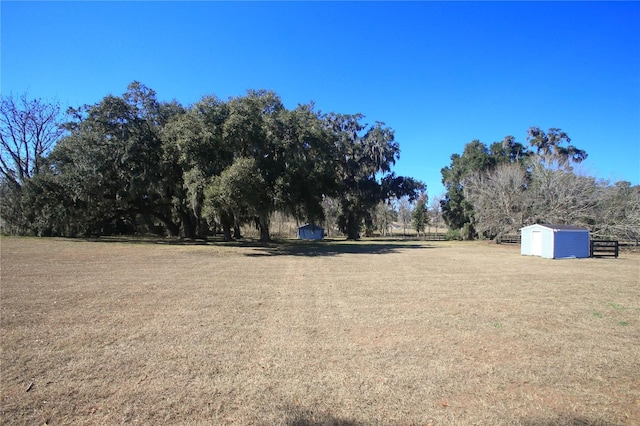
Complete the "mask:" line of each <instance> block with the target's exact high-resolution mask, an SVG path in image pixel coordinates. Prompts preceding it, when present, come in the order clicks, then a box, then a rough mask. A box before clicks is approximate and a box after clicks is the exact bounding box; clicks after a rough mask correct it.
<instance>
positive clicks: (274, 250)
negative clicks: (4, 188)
mask: <svg viewBox="0 0 640 426" xmlns="http://www.w3.org/2000/svg"><path fill="white" fill-rule="evenodd" d="M67 240H70V241H84V242H94V243H120V244H135V245H138V244H147V245H155V244H160V245H172V246H211V247H214V246H217V247H236V248H250V249H253V250H250V251H248V252H246V253H245V256H248V257H259V256H336V255H341V254H385V253H396V252H399V251H400V250H408V249H410V250H416V249H429V248H435V247H436V246H435V245H429V244H427V243H425V242H410V241H407V240H402V239H366V240H360V241H347V240H342V239H340V240H331V239H327V240H322V241H310V240H289V239H287V240H277V239H274V240H272V241H270V242H266V243H264V242H260V241H258V240H255V239H250V238H243V239H241V240H235V241H223V240H222V238H221V237H213V238H210V239H208V240H190V239H183V238H163V237H137V236H136V237H127V236H109V237H93V238H71V239H67Z"/></svg>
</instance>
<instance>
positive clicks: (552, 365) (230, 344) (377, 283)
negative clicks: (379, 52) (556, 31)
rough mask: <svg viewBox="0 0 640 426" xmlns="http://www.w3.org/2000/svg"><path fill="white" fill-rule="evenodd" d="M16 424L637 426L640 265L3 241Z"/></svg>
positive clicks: (347, 248)
mask: <svg viewBox="0 0 640 426" xmlns="http://www.w3.org/2000/svg"><path fill="white" fill-rule="evenodd" d="M0 242H1V256H2V259H1V261H2V264H1V266H2V271H1V272H2V276H1V279H2V282H1V288H0V303H1V324H0V338H1V342H2V351H1V354H0V362H1V364H0V379H1V381H0V384H1V390H0V398H1V399H0V407H1V408H0V422H2V423H3V424H45V423H46V424H117V423H125V422H126V423H129V422H136V423H141V424H160V423H162V424H166V423H182V424H185V423H186V424H202V423H204V424H260V425H263V424H264V425H266V424H287V425H311V424H319V425H363V424H400V425H405V424H406V425H409V424H421V425H428V424H434V425H435V424H447V425H449V424H454V425H455V424H459V425H468V424H491V425H498V424H501V425H518V424H520V425H530V426H534V425H536V426H538V425H551V424H553V425H556V424H560V425H587V424H589V425H621V424H628V425H632V424H638V423H640V357H639V356H638V354H639V353H640V282H639V281H640V279H639V278H640V275H639V273H640V263H639V261H640V257H639V256H638V255H637V254H631V253H623V254H622V256H621V258H619V259H582V260H546V259H541V258H534V257H522V256H520V254H519V250H518V248H516V247H503V246H495V245H487V244H484V243H449V242H441V243H439V242H429V243H419V242H402V241H398V242H394V241H384V240H380V241H363V242H359V243H347V242H338V241H333V242H331V241H330V242H324V243H305V242H297V241H284V242H280V243H275V244H270V245H266V246H261V245H253V246H252V245H251V244H248V245H247V244H244V245H243V244H171V245H170V244H156V243H155V242H156V241H153V240H146V241H142V243H140V244H132V243H131V242H127V243H123V242H117V241H116V242H112V243H109V244H107V243H102V242H89V241H78V240H56V239H16V238H3V239H2V240H0Z"/></svg>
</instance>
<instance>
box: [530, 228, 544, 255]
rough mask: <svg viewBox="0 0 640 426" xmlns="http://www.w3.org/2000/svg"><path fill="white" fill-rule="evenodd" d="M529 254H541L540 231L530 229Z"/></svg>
mask: <svg viewBox="0 0 640 426" xmlns="http://www.w3.org/2000/svg"><path fill="white" fill-rule="evenodd" d="M531 254H532V255H533V256H542V231H531Z"/></svg>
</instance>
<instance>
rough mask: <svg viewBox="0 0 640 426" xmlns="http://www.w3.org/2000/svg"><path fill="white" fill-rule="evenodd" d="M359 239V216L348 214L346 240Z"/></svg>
mask: <svg viewBox="0 0 640 426" xmlns="http://www.w3.org/2000/svg"><path fill="white" fill-rule="evenodd" d="M359 239H360V217H359V215H357V214H355V213H353V212H349V214H348V216H347V240H359Z"/></svg>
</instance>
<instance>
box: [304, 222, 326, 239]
mask: <svg viewBox="0 0 640 426" xmlns="http://www.w3.org/2000/svg"><path fill="white" fill-rule="evenodd" d="M323 238H324V228H322V227H321V226H311V225H304V226H301V227H299V228H298V239H300V240H321V239H323Z"/></svg>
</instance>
